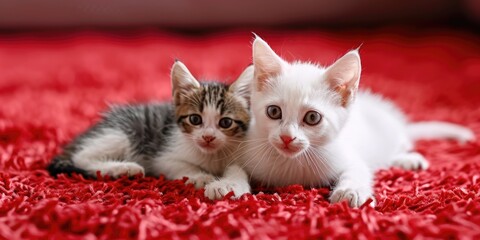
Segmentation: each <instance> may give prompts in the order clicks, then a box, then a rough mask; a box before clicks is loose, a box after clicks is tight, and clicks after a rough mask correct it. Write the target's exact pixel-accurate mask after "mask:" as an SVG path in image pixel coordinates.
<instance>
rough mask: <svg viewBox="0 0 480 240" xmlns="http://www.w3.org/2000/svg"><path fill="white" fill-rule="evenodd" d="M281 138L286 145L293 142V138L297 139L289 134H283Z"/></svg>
mask: <svg viewBox="0 0 480 240" xmlns="http://www.w3.org/2000/svg"><path fill="white" fill-rule="evenodd" d="M280 139H282V141H283V143H284V144H285V145H288V144H290V143H291V142H293V140H295V138H292V137H291V136H287V135H281V136H280Z"/></svg>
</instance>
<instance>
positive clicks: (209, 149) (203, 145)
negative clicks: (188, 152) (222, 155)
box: [198, 142, 218, 153]
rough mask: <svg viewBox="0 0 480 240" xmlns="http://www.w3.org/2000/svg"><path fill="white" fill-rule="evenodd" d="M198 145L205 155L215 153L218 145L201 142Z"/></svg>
mask: <svg viewBox="0 0 480 240" xmlns="http://www.w3.org/2000/svg"><path fill="white" fill-rule="evenodd" d="M198 145H199V146H200V149H201V150H202V151H204V152H207V153H211V152H215V151H216V150H217V149H218V145H216V144H212V143H205V142H201V143H199V144H198Z"/></svg>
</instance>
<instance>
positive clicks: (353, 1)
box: [0, 0, 480, 31]
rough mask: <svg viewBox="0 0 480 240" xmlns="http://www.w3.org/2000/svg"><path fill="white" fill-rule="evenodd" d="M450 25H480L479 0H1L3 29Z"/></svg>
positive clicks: (200, 28)
mask: <svg viewBox="0 0 480 240" xmlns="http://www.w3.org/2000/svg"><path fill="white" fill-rule="evenodd" d="M386 25H408V26H413V27H426V26H428V27H431V26H449V27H462V28H464V27H467V28H470V29H472V30H474V31H475V30H476V29H478V28H479V26H480V1H478V0H416V1H413V0H410V1H395V0H339V1H327V0H300V1H291V0H263V1H256V0H243V1H232V0H231V1H224V0H204V1H197V0H175V1H158V0H142V1H138V0H116V1H112V0H103V1H98V0H82V1H64V0H42V1H38V0H22V1H12V0H0V29H1V30H3V31H23V30H32V29H35V30H45V29H65V28H69V29H71V28H73V27H103V28H125V27H129V28H132V27H145V26H152V27H161V28H166V29H173V30H180V31H205V30H214V29H219V28H231V27H235V28H251V27H295V28H298V27H323V28H338V27H342V28H344V27H374V26H386Z"/></svg>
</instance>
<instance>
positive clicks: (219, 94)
mask: <svg viewBox="0 0 480 240" xmlns="http://www.w3.org/2000/svg"><path fill="white" fill-rule="evenodd" d="M227 90H228V89H227V87H226V86H225V85H223V84H208V85H207V84H204V85H203V90H202V93H201V100H202V106H201V109H200V111H201V112H203V108H205V107H206V106H212V107H214V108H217V109H218V110H219V111H220V114H223V113H224V112H225V110H226V108H225V95H226V93H227Z"/></svg>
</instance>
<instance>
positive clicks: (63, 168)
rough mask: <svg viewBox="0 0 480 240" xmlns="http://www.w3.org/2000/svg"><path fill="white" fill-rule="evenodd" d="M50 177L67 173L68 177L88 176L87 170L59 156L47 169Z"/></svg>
mask: <svg viewBox="0 0 480 240" xmlns="http://www.w3.org/2000/svg"><path fill="white" fill-rule="evenodd" d="M47 170H48V172H49V173H50V175H52V176H54V177H56V176H57V175H58V174H60V173H65V174H67V175H72V173H78V174H82V175H83V176H85V177H87V176H88V174H87V172H86V171H85V170H83V169H80V168H77V167H75V165H73V161H72V160H71V159H70V158H65V157H62V156H57V157H55V158H53V160H52V162H50V164H49V165H48V167H47Z"/></svg>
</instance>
